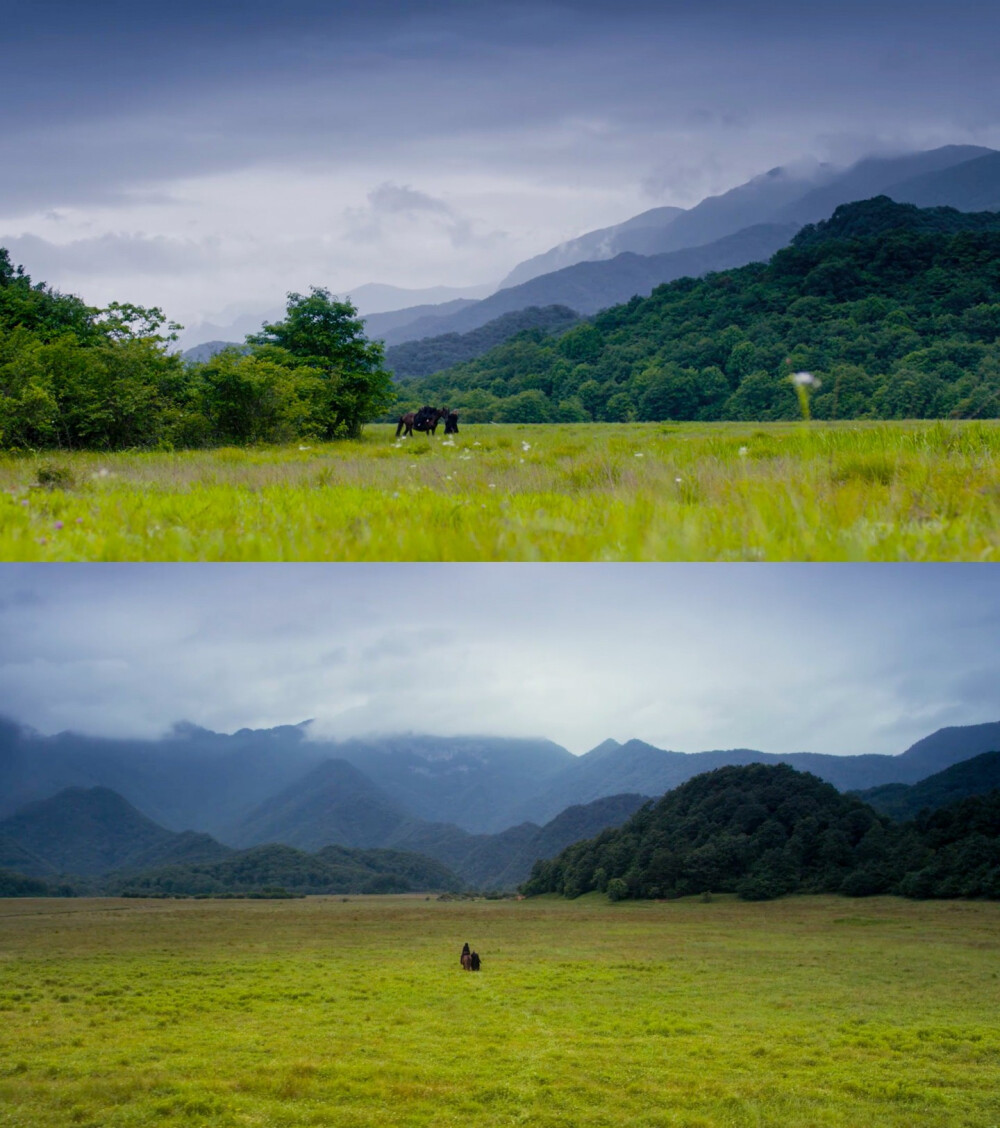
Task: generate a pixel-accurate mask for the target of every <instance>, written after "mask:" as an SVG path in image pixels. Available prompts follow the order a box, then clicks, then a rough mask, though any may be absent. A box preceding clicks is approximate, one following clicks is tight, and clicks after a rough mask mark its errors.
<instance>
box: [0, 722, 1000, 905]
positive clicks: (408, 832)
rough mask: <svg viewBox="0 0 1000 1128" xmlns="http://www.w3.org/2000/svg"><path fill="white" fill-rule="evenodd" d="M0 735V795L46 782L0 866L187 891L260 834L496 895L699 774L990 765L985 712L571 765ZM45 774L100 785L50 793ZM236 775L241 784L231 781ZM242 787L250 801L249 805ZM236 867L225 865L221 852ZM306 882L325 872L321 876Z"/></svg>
mask: <svg viewBox="0 0 1000 1128" xmlns="http://www.w3.org/2000/svg"><path fill="white" fill-rule="evenodd" d="M0 733H2V734H3V740H2V741H0V753H2V755H0V768H2V775H0V779H2V781H3V783H4V788H3V791H2V795H3V797H4V801H5V802H6V803H7V804H9V803H10V802H11V798H10V797H11V795H12V794H15V793H20V794H24V793H25V792H26V791H27V790H29V788H28V786H27V785H28V784H29V783H30V786H31V787H33V788H36V789H38V788H44V787H48V788H51V789H53V790H51V791H50V793H49V794H48V795H47V796H46V797H45V798H43V799H36V800H34V801H32V802H28V803H27V804H22V805H20V806H19V808H18V809H17V810H16V811H15V812H14V813H12V814H10V815H8V816H7V817H6V818H4V819H3V820H2V821H0V869H5V870H11V871H15V872H17V873H21V874H24V875H27V876H29V877H41V878H47V877H52V876H54V875H57V874H78V875H83V876H85V877H86V876H91V877H93V876H96V875H104V874H107V873H109V872H112V871H116V872H117V871H123V872H124V871H127V872H129V873H132V874H137V873H143V874H146V873H152V872H153V871H156V873H158V874H160V876H157V877H156V878H155V881H153V879H152V878H151V879H150V880H151V881H153V885H150V886H148V888H151V889H152V888H154V887H155V888H157V889H161V888H165V886H163V882H164V881H167V880H168V877H167V876H164V874H165V873H166V870H168V869H172V870H177V869H181V870H183V871H184V873H185V874H186V875H187V876H185V877H184V879H183V880H184V882H186V883H187V884H186V885H185V886H184V888H185V889H187V888H188V887H189V886H192V882H193V886H197V884H198V881H200V880H201V878H198V879H197V880H195V878H194V877H193V876H192V874H194V873H195V871H196V870H197V872H198V873H200V874H202V876H204V875H205V874H208V870H206V869H205V867H206V866H213V867H216V868H215V869H213V870H212V873H214V874H215V876H214V877H211V879H210V880H209V878H208V877H206V878H205V880H206V881H208V885H209V887H210V888H211V889H217V888H222V887H223V886H224V885H225V881H226V880H229V879H228V878H225V879H224V877H223V876H220V875H221V874H223V873H224V872H225V873H229V872H230V871H229V870H225V871H223V870H219V869H218V867H217V866H216V863H218V862H222V861H227V860H228V859H230V856H231V855H232V854H233V849H234V848H240V849H241V853H246V851H247V850H250V851H251V854H253V851H255V850H258V851H259V850H260V849H262V848H265V847H268V846H270V845H272V844H274V843H280V844H281V845H282V846H283V847H285V848H288V849H292V850H294V851H297V852H298V853H299V854H302V853H303V852H305V853H307V854H308V856H310V857H311V856H312V855H313V854H315V853H316V852H317V851H323V850H327V849H340V850H347V851H357V850H362V851H364V850H391V851H397V852H401V853H404V854H406V855H408V856H412V855H420V856H423V857H425V858H430V859H433V860H434V862H435V863H437V864H439V865H442V866H444V867H446V868H447V869H448V870H449V871H450V872H452V873H454V874H456V875H458V877H459V878H460V879H461V881H462V882H464V883H465V884H466V885H469V886H473V887H478V888H498V887H499V888H511V887H513V886H514V885H516V884H518V883H519V882H520V881H523V880H524V879H525V878H526V877H527V875H528V873H529V872H530V870H531V867H532V865H533V863H534V862H535V861H536V860H537V859H539V858H542V859H545V858H552V857H554V856H555V855H556V854H558V853H559V852H560V851H561V850H563V849H565V848H566V847H568V846H570V845H571V844H572V843H574V842H577V841H580V840H582V839H586V838H591V837H593V836H594V835H596V834H599V833H600V832H601V831H603V830H607V829H609V828H612V827H615V826H619V825H621V824H622V823H623V822H624V821H625V820H626V819H627V818H629V817H630V816H631V815H632V814H633V812H634V811H636V810H637V809H638V808H639V807H640V806H641V805H642V804H643V803H644V802H645V801H646V799H647V798H648V797H655V796H659V795H663V794H665V793H669V792H670V791H672V790H674V789H676V788H678V787H680V786H682V785H683V784H685V783H686V782H687V781H688V780H690V779H692V778H693V777H695V776H699V775H703V774H704V773H705V772H707V771H712V770H715V769H718V768H722V767H736V766H740V767H742V766H747V765H750V764H763V765H778V764H784V765H787V766H789V767H794V768H796V769H797V770H802V771H808V772H810V773H812V774H813V775H814V776H816V777H818V778H821V779H823V780H824V781H826V782H827V783H830V784H832V785H833V786H834V787H836V788H837V789H838V790H840V791H848V790H850V791H858V790H861V789H863V788H873V787H874V788H878V787H880V786H881V785H884V784H890V783H891V784H895V785H897V788H896V789H895V790H892V789H890V791H889V792H888V793H886V794H887V801H893V802H900V801H902V800H901V799H900V792H899V788H898V785H905V784H908V783H918V782H919V781H921V780H926V779H927V777H928V776H931V777H933V776H934V773H939V774H940V773H942V772H943V771H944V769H946V768H951V767H952V765H958V766H959V768H961V770H960V771H959V770H958V769H952V771H953V773H954V778H950V777H948V773H947V772H945V773H944V775H942V776H941V778H940V779H938V780H937V782H935V781H934V780H933V779H932V781H931V782H930V783H929V784H927V785H926V787H925V788H924V790H925V791H926V790H927V788H929V789H930V791H931V792H934V793H938V792H940V794H941V795H943V796H945V797H946V798H952V797H955V796H958V797H961V796H962V795H969V794H979V793H981V792H982V790H983V787H984V786H986V784H988V782H989V780H990V779H991V778H992V776H990V774H989V773H990V772H991V771H992V772H993V773H994V774H995V764H994V762H993V760H994V759H995V756H996V753H995V749H997V748H1000V722H994V723H990V724H983V725H971V726H965V727H952V728H948V729H941V730H939V731H938V732H936V733H933V734H931V735H930V736H928V737H926V738H924V739H922V740H920V741H918V742H916V743H915V744H914V745H913V746H912V747H911V748H909V749H907V750H906V751H905V752H904V753H902V754H900V755H897V756H884V755H860V756H830V755H822V754H814V753H792V754H788V755H773V754H767V753H763V752H758V751H754V750H752V749H729V750H716V751H709V752H700V753H684V752H674V751H670V750H666V749H661V748H656V747H655V746H653V745H651V744H648V743H645V742H643V741H639V740H630V741H627V742H625V743H624V744H622V743H619V742H617V741H614V740H606V741H604V742H602V743H601V744H600V745H598V746H597V747H596V748H594V749H592V750H591V751H590V752H589V753H587V754H586V755H584V756H579V757H574V756H573V755H571V754H570V753H569V752H568V751H567V750H566V749H564V748H561V747H560V746H559V745H556V744H553V743H551V742H549V741H544V740H514V739H505V738H499V737H448V738H439V737H431V736H415V735H401V736H396V737H382V738H371V739H367V740H352V741H344V742H339V743H332V742H318V741H317V742H311V741H308V740H306V739H305V738H304V735H305V727H304V726H280V727H278V728H276V729H272V730H263V731H253V730H241V731H240V732H237V733H234V734H232V735H231V736H227V735H224V734H218V733H211V732H208V731H207V730H204V729H199V728H197V727H196V726H190V725H179V726H177V727H176V728H175V729H174V730H173V731H172V732H171V733H170V734H169V735H168V736H167V737H165V738H164V739H163V740H161V741H131V742H122V741H103V742H102V741H100V740H98V739H97V738H86V739H83V738H75V740H71V739H70V738H69V737H70V734H60V735H59V736H57V737H40V736H38V735H37V734H33V733H31V732H30V731H28V730H22V729H21V728H20V727H19V726H17V725H16V724H14V723H13V722H9V721H6V722H4V724H3V725H2V726H0ZM984 749H985V750H987V751H989V752H990V753H991V754H992V758H989V759H988V763H986V766H985V768H983V770H982V771H980V769H979V767H978V766H977V765H976V761H975V760H974V759H973V758H974V757H976V756H980V754H981V753H982V751H983V750H984ZM27 767H30V768H31V769H32V770H31V771H30V772H27V771H26V768H27ZM984 772H985V773H986V774H985V775H984ZM60 776H62V777H64V778H70V777H71V778H73V779H74V780H78V779H80V778H84V777H86V778H89V779H91V780H94V779H99V777H104V781H103V782H98V783H96V784H92V785H90V786H80V785H79V784H78V783H73V784H70V785H66V786H61V787H60V786H58V782H59V778H60ZM111 776H114V777H115V778H118V779H122V780H124V781H125V782H126V784H128V785H129V786H131V787H132V788H133V790H134V791H139V792H141V793H142V794H144V795H145V796H146V797H147V798H148V799H149V800H150V801H151V802H152V799H153V796H155V795H156V794H157V788H160V789H161V792H162V793H161V794H160V795H159V800H160V806H164V805H166V806H170V807H171V809H173V810H174V811H175V813H176V812H177V811H180V810H182V809H183V811H184V812H185V817H190V818H191V819H194V818H195V817H196V816H197V817H200V818H201V819H202V820H203V821H202V822H200V823H199V822H197V821H188V822H187V823H186V824H185V825H186V826H188V827H191V828H193V829H188V830H185V831H176V830H171V829H168V827H166V826H164V825H162V824H160V823H159V822H158V821H157V820H156V819H155V818H153V817H151V811H150V809H149V808H144V807H143V806H142V804H141V803H140V802H138V801H136V800H131V801H130V799H129V798H126V797H123V795H122V794H120V793H118V792H117V791H116V790H113V789H112V787H111V786H110V785H109V784H108V783H107V778H108V777H111ZM237 777H240V787H239V788H238V789H236V790H235V791H234V780H235V779H236V778H237ZM984 780H985V783H984ZM376 781H377V782H376ZM251 794H260V795H262V796H263V797H262V798H261V800H260V801H259V802H257V803H255V804H254V805H252V806H250V807H247V806H246V803H247V799H248V797H249V796H250V795H251ZM923 794H924V791H918V792H915V793H914V796H915V798H911V800H910V801H911V802H923V800H922V798H921V797H922V796H923ZM877 799H878V796H876V801H877ZM209 820H210V821H211V822H213V823H214V824H220V823H221V824H224V833H223V834H222V835H220V838H221V841H217V840H216V839H215V838H213V837H211V836H210V835H209V834H207V833H205V829H206V826H207V823H208V821H209ZM263 856H264V855H259V854H253V857H254V858H258V859H259V858H260V857H263ZM282 858H283V859H284V860H283V861H281V866H285V867H286V869H287V867H288V866H291V867H292V869H293V870H294V871H295V872H296V873H298V874H299V877H298V878H297V879H296V880H299V879H301V881H306V878H304V877H302V873H301V872H300V870H301V869H302V867H303V866H304V867H306V868H307V869H308V866H309V865H311V864H312V863H307V862H304V861H302V859H301V858H298V860H295V861H294V865H293V864H292V862H290V861H289V860H288V859H289V858H291V855H288V856H287V857H286V856H285V855H282ZM268 864H269V863H268ZM351 865H352V866H353V865H354V862H352V863H351ZM233 866H235V867H236V868H235V869H232V867H230V868H231V869H232V874H236V873H237V872H238V871H239V867H238V865H237V863H236V862H235V861H233ZM192 867H194V869H192ZM362 868H364V867H362ZM251 869H252V870H253V873H254V874H255V875H256V876H254V877H253V879H252V880H253V881H255V882H259V881H263V880H264V877H262V876H261V875H262V874H265V873H266V871H267V866H266V865H265V866H263V868H260V867H258V866H257V863H256V862H254V864H253V866H252V867H251ZM161 871H162V872H161ZM302 872H304V871H302ZM232 874H230V877H232ZM342 876H343V875H342ZM368 876H369V877H370V876H371V875H370V874H369V875H368ZM123 880H124V879H123ZM143 880H145V879H143ZM170 880H172V879H170ZM232 880H233V881H236V886H238V887H240V888H243V886H240V885H239V882H238V881H237V879H236V878H235V877H233V878H232ZM247 880H250V879H249V878H248V879H247ZM310 880H311V879H310ZM316 880H317V881H319V882H329V881H331V880H332V879H331V878H330V876H329V873H328V872H327V871H326V870H324V871H323V875H322V877H321V878H320V877H317V878H316ZM338 880H340V879H338ZM344 880H345V881H346V880H347V879H346V878H344ZM361 880H362V879H361V878H359V877H358V875H357V874H354V876H353V877H352V878H351V881H353V882H355V885H356V884H357V882H358V881H361ZM392 880H393V881H398V880H401V879H399V878H398V875H397V877H395V878H393V879H392ZM366 881H368V878H367V877H366V878H365V879H364V881H363V882H362V884H363V883H364V882H366ZM220 883H221V884H220ZM140 884H141V883H140ZM306 884H307V885H308V881H306ZM355 885H352V886H351V887H352V888H354V887H355ZM193 886H192V887H193ZM236 886H234V887H236ZM144 887H146V886H144ZM298 887H299V886H296V888H298ZM303 887H305V886H303ZM122 888H124V886H122Z"/></svg>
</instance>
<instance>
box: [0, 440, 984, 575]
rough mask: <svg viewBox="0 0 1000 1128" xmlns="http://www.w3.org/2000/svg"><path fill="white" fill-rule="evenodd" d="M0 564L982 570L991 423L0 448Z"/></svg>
mask: <svg viewBox="0 0 1000 1128" xmlns="http://www.w3.org/2000/svg"><path fill="white" fill-rule="evenodd" d="M40 480H41V481H42V482H43V483H45V482H47V485H44V484H42V485H40V484H39V483H40ZM0 559H3V560H137V561H138V560H428V561H431V560H997V559H1000V425H997V424H993V423H959V422H955V423H951V422H935V423H898V424H894V423H878V424H876V423H872V424H856V423H852V424H848V423H843V424H816V423H813V424H810V425H808V426H806V425H804V424H803V425H795V424H770V425H761V424H736V423H727V424H723V423H718V424H693V423H691V424H669V425H668V424H600V425H598V424H591V425H558V426H555V425H554V426H521V427H518V426H513V425H511V426H494V425H481V426H468V427H463V428H462V433H461V434H460V435H458V436H456V437H455V438H454V439H453V440H445V439H444V438H443V436H441V435H440V434H439V436H438V437H437V438H436V439H428V438H426V437H425V436H420V435H418V436H417V437H416V438H414V439H411V440H405V441H403V442H401V443H397V442H396V440H395V438H394V434H393V430H392V429H391V428H389V427H386V426H377V427H371V428H369V429H368V431H367V432H366V434H365V437H364V439H363V440H362V441H360V442H353V443H347V442H345V443H337V444H329V445H315V444H301V445H298V444H297V445H295V446H292V447H281V448H258V449H249V450H243V449H228V448H227V449H223V450H215V451H188V452H180V453H167V452H150V453H126V454H117V455H100V454H92V453H88V454H72V455H70V454H42V455H37V456H36V455H14V454H6V455H0Z"/></svg>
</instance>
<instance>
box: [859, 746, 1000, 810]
mask: <svg viewBox="0 0 1000 1128" xmlns="http://www.w3.org/2000/svg"><path fill="white" fill-rule="evenodd" d="M991 791H1000V752H984V753H983V754H982V755H981V756H973V757H972V759H971V760H962V761H961V763H958V764H953V765H952V766H951V767H950V768H945V770H944V771H943V772H935V773H934V775H932V776H928V777H927V778H926V779H922V780H921V781H920V782H919V783H913V784H905V783H887V784H885V785H884V786H882V787H872V788H869V789H868V790H867V791H857V792H855V794H856V795H857V796H858V798H859V799H863V800H864V801H865V802H866V803H867V804H869V806H872V807H874V808H875V810H876V811H879V812H880V813H881V814H883V815H888V816H889V817H890V818H892V819H900V820H905V819H913V818H916V816H917V815H919V814H920V812H921V811H937V810H939V809H940V808H941V807H946V806H948V805H949V804H950V803H956V802H958V800H960V799H968V798H969V797H970V796H972V795H986V794H988V793H989V792H991Z"/></svg>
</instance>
